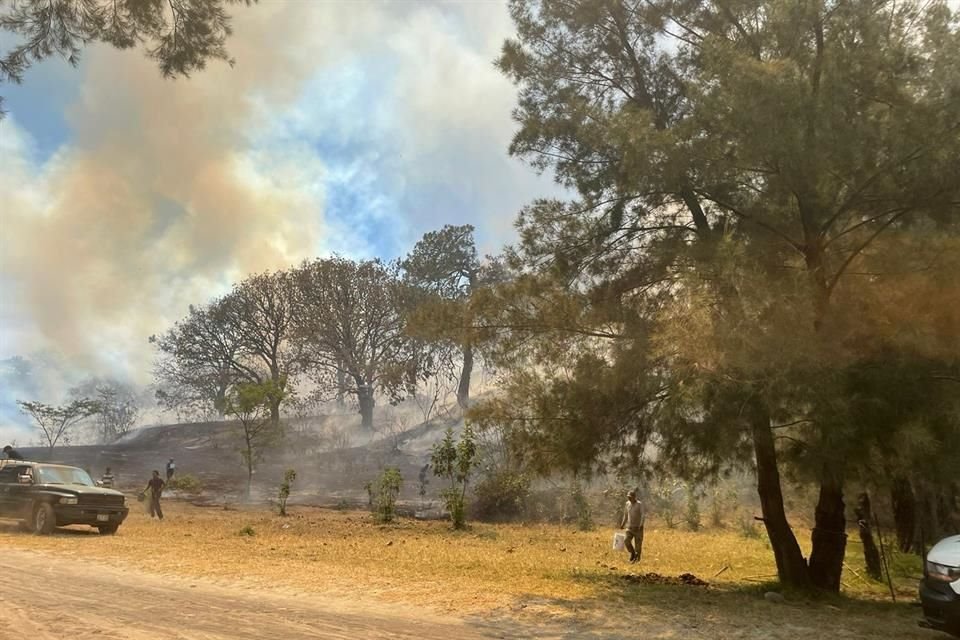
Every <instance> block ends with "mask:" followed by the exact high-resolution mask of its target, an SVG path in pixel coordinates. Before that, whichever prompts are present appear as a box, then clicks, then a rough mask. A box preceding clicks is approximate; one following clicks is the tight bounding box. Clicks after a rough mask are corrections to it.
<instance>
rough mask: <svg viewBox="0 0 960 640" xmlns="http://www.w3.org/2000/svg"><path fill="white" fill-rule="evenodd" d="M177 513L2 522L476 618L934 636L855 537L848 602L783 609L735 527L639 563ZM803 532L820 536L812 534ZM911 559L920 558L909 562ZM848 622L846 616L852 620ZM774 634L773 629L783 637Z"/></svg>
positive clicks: (314, 516)
mask: <svg viewBox="0 0 960 640" xmlns="http://www.w3.org/2000/svg"><path fill="white" fill-rule="evenodd" d="M164 511H165V512H166V513H167V518H166V519H165V520H164V521H163V522H159V521H156V520H151V519H150V518H149V517H148V516H147V515H145V514H144V513H143V512H142V511H141V509H140V508H138V507H137V506H136V505H134V507H133V513H131V515H130V517H129V519H128V520H127V522H126V523H124V525H123V526H122V527H121V528H120V532H119V534H118V535H116V536H99V535H96V533H95V532H94V533H88V532H86V531H85V530H81V528H78V529H77V530H76V531H73V530H69V531H65V532H62V533H59V534H57V535H54V536H49V537H43V536H33V535H29V534H23V533H19V532H17V531H16V529H15V527H14V526H12V525H11V526H0V545H4V546H10V547H19V548H27V549H38V550H44V551H55V552H57V553H60V554H64V555H69V556H73V557H82V558H86V557H90V558H97V559H99V560H104V561H108V562H113V563H117V564H125V565H133V566H138V567H141V568H143V569H146V570H149V571H153V572H159V573H173V574H182V575H189V576H204V577H208V578H212V579H223V580H231V581H236V580H242V581H246V582H252V583H255V584H257V585H277V586H285V587H291V588H295V589H302V590H308V591H314V592H325V593H330V594H336V595H345V596H349V597H365V598H371V597H375V598H378V599H384V600H388V601H395V602H406V603H413V604H417V605H426V606H429V607H432V608H434V609H440V610H446V611H456V612H458V613H459V614H462V615H467V614H484V613H489V612H492V611H497V612H500V613H503V612H512V613H511V615H513V613H515V612H516V611H518V608H519V607H521V606H524V605H526V607H527V608H526V611H528V612H531V611H536V612H538V614H542V613H550V614H551V615H573V613H572V612H575V613H576V615H578V616H581V617H584V616H586V617H589V618H592V619H595V620H600V619H603V620H604V624H611V622H610V620H608V619H607V618H609V616H610V615H613V614H616V612H617V611H618V610H619V609H620V608H622V607H629V608H630V609H631V610H632V611H636V612H637V614H638V615H643V616H649V617H650V618H651V619H659V620H661V621H673V622H671V624H673V623H676V624H678V625H687V626H689V624H690V623H689V618H690V616H695V617H696V618H697V619H698V620H699V621H700V623H701V624H702V625H706V626H707V627H709V628H710V629H712V630H713V631H712V633H713V636H711V637H717V638H724V637H742V638H748V637H754V636H750V635H735V634H734V635H729V636H727V635H725V634H726V633H727V632H728V631H729V632H730V633H731V634H733V631H731V630H732V629H737V628H741V627H742V626H743V625H748V626H749V625H751V624H763V625H766V626H769V625H770V624H771V623H772V622H776V621H780V622H784V621H789V622H790V624H793V625H795V626H796V628H801V627H803V628H806V627H804V625H807V626H809V625H811V624H812V625H819V624H823V625H827V627H828V628H830V629H832V630H834V632H835V633H834V637H849V638H860V637H863V638H868V637H892V636H890V635H888V634H887V632H888V631H889V629H890V628H897V629H899V630H901V631H902V632H903V633H902V634H899V637H904V638H907V637H918V638H920V637H923V636H921V635H916V636H913V635H912V634H919V633H920V632H919V631H916V630H914V628H913V618H914V617H915V616H914V614H913V613H912V612H911V611H909V610H908V609H907V608H906V607H904V606H898V607H892V606H890V605H887V604H881V603H882V602H883V599H884V598H885V597H889V595H888V594H886V585H885V584H882V583H877V582H873V581H870V580H867V579H861V578H858V577H857V576H856V575H855V574H854V571H855V572H856V573H857V574H859V575H860V576H865V572H864V570H863V560H862V558H861V557H858V556H857V552H858V549H857V547H856V546H855V545H853V544H851V547H850V553H849V554H848V559H847V562H848V564H849V566H850V567H851V570H850V571H847V572H845V574H844V583H845V585H846V586H845V589H844V597H843V598H833V599H829V598H828V599H825V600H822V601H819V600H812V599H810V598H807V597H805V596H803V597H801V596H793V595H790V596H789V597H788V604H787V605H783V606H779V608H777V609H772V607H777V606H778V605H772V604H770V603H768V602H766V601H765V600H764V599H763V592H764V591H767V590H770V589H771V588H775V585H771V584H770V581H771V580H772V579H774V578H775V573H776V570H775V566H774V563H773V555H772V553H771V552H770V550H769V543H768V542H767V541H766V539H765V538H764V537H761V538H759V539H757V538H745V537H743V536H741V535H738V534H737V533H735V532H732V531H728V530H704V531H700V532H697V533H692V532H687V531H681V530H669V529H661V528H658V527H656V526H650V527H648V531H647V532H646V539H645V542H644V549H643V558H642V561H641V563H640V564H639V565H629V564H628V563H627V562H626V554H625V553H622V552H621V553H617V552H614V551H612V550H611V548H610V547H611V539H610V538H611V533H612V532H611V531H609V530H604V529H601V530H596V531H591V532H582V531H577V530H575V529H573V528H572V527H563V526H556V525H544V524H536V525H527V526H524V525H488V524H479V523H478V524H473V525H472V526H471V527H470V528H469V529H468V530H466V531H458V532H454V531H451V530H450V527H449V525H448V524H447V523H445V522H419V521H413V520H407V519H401V520H398V521H397V522H394V523H391V524H386V525H378V524H375V523H374V522H373V519H372V517H371V516H370V515H369V514H367V513H362V512H350V511H336V510H323V509H314V508H303V507H298V508H291V509H290V516H289V517H287V518H281V517H278V516H276V515H274V514H273V513H271V512H269V511H267V510H265V509H261V508H256V509H252V508H242V507H241V508H238V509H236V510H229V511H227V510H224V509H220V508H199V507H194V506H191V505H188V504H185V503H178V502H168V503H166V504H165V505H164ZM238 531H251V532H255V535H238ZM801 535H802V536H803V537H804V538H805V539H809V535H808V534H807V533H806V532H801ZM898 562H902V563H904V564H905V565H908V564H909V559H902V560H898ZM896 566H898V567H899V564H898V565H896ZM648 572H653V573H658V574H661V575H664V576H678V575H680V574H683V573H691V574H694V575H696V576H697V577H699V578H701V579H703V580H706V581H707V582H709V583H710V585H711V586H710V587H709V588H704V587H686V586H685V587H678V586H660V585H647V584H629V583H628V582H627V581H626V580H624V579H623V576H624V575H625V574H627V573H648ZM894 573H895V578H896V580H897V583H896V588H897V591H898V595H899V596H900V598H901V600H904V599H909V598H912V597H913V593H914V589H915V585H916V582H915V581H911V580H912V579H911V578H910V576H908V575H905V574H907V573H909V571H899V570H898V571H895V572H894ZM531 603H532V604H531ZM604 611H606V612H608V613H607V614H604V613H603V612H604ZM614 617H617V619H619V617H618V616H614ZM840 618H842V619H843V620H844V621H845V622H844V623H843V625H840V626H838V624H837V620H838V619H840ZM891 625H892V627H891ZM788 626H789V625H788ZM705 628H706V627H705ZM871 633H873V634H874V635H870V634H871ZM771 634H772V635H768V636H763V637H780V636H779V635H777V633H775V632H773V631H771ZM877 634H879V635H877ZM903 634H906V635H903ZM651 637H655V636H653V635H651ZM757 637H760V636H757ZM784 637H788V636H784Z"/></svg>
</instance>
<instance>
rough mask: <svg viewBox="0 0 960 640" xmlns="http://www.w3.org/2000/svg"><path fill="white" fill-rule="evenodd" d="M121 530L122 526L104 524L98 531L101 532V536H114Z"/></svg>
mask: <svg viewBox="0 0 960 640" xmlns="http://www.w3.org/2000/svg"><path fill="white" fill-rule="evenodd" d="M119 528H120V525H118V524H104V525H101V526H99V527H97V531H99V532H100V535H102V536H112V535H113V534H115V533H116V532H117V529H119Z"/></svg>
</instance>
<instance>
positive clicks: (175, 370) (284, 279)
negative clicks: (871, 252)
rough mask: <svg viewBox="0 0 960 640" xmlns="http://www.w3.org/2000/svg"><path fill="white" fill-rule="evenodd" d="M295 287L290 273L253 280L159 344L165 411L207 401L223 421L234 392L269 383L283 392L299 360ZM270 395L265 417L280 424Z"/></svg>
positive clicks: (277, 401) (198, 313) (298, 367)
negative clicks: (244, 385)
mask: <svg viewBox="0 0 960 640" xmlns="http://www.w3.org/2000/svg"><path fill="white" fill-rule="evenodd" d="M292 305H293V280H292V278H291V276H290V274H289V273H286V272H276V273H264V274H257V275H254V276H250V277H249V278H247V279H246V280H244V281H243V282H240V283H239V284H237V285H235V286H234V288H233V291H232V292H231V293H230V294H229V295H228V296H226V297H224V298H222V299H220V300H218V301H216V302H214V303H212V304H211V305H209V306H207V307H203V308H199V309H197V308H191V309H190V315H189V316H188V317H187V318H186V319H185V320H182V321H180V322H178V323H177V324H176V325H175V326H174V328H173V329H171V330H170V331H168V332H167V333H166V334H164V335H163V336H161V337H159V338H158V337H156V336H154V337H152V338H151V342H153V343H154V344H155V345H156V346H157V348H158V349H159V351H160V353H161V357H160V359H159V360H158V362H157V366H156V370H155V375H156V377H157V382H158V384H159V385H160V387H161V391H159V392H158V399H159V400H160V402H161V404H162V405H165V406H168V407H171V408H172V407H176V406H182V405H184V404H201V405H202V404H207V403H210V402H212V403H213V406H214V407H215V408H216V410H217V411H218V413H220V415H221V416H222V415H223V414H224V411H225V402H226V397H227V395H228V393H229V391H230V389H231V388H233V387H234V386H235V385H237V384H239V383H242V382H247V383H253V384H261V383H264V382H266V381H271V382H272V383H273V384H275V385H278V386H279V388H280V389H281V390H286V388H287V383H288V382H290V381H292V380H293V379H294V378H295V377H296V376H297V375H298V374H299V372H300V370H301V365H302V360H301V357H300V355H299V351H298V350H297V344H296V343H294V342H293V341H291V339H290V338H291V333H292V328H293V324H292V323H293V311H292ZM289 395H290V394H288V393H284V394H280V395H274V396H271V402H274V403H275V404H274V405H273V406H271V407H270V415H271V419H272V420H273V422H274V424H278V423H279V421H280V403H281V402H282V401H283V399H285V398H287V397H289Z"/></svg>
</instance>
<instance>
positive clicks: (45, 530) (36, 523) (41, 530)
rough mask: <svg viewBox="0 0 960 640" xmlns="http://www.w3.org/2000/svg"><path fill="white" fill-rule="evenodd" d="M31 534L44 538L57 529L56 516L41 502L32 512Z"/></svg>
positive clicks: (47, 505) (48, 506) (50, 508)
mask: <svg viewBox="0 0 960 640" xmlns="http://www.w3.org/2000/svg"><path fill="white" fill-rule="evenodd" d="M31 524H32V525H33V527H32V528H33V532H34V533H35V534H37V535H39V536H46V535H50V534H51V533H53V530H54V529H55V528H56V527H57V514H55V513H54V512H53V507H51V506H50V505H49V504H47V503H46V502H41V503H40V504H38V505H37V506H36V507H35V508H34V510H33V521H32V523H31Z"/></svg>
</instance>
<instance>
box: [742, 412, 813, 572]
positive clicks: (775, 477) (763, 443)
mask: <svg viewBox="0 0 960 640" xmlns="http://www.w3.org/2000/svg"><path fill="white" fill-rule="evenodd" d="M752 414H753V415H752V416H751V423H752V425H751V426H752V432H753V447H754V454H755V456H756V462H757V493H758V494H759V495H760V507H761V510H762V512H763V524H764V526H765V527H766V529H767V535H768V536H769V538H770V546H771V547H772V548H773V555H774V558H775V559H776V562H777V576H778V577H779V578H780V582H781V584H783V585H785V586H789V587H793V588H799V589H805V588H807V587H808V586H809V584H810V581H809V577H808V573H807V563H806V560H805V559H804V557H803V553H802V552H801V551H800V545H799V544H798V543H797V538H796V536H795V535H794V534H793V529H791V528H790V523H789V522H788V521H787V514H786V511H785V509H784V506H783V491H782V489H781V486H780V470H779V469H778V468H777V449H776V444H775V442H774V439H773V432H772V431H771V430H770V418H769V416H768V415H767V412H766V411H765V410H764V408H763V407H762V406H759V404H757V406H755V407H754V410H753V412H752Z"/></svg>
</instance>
